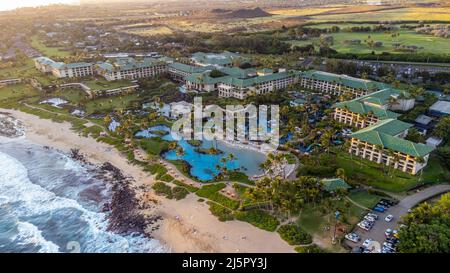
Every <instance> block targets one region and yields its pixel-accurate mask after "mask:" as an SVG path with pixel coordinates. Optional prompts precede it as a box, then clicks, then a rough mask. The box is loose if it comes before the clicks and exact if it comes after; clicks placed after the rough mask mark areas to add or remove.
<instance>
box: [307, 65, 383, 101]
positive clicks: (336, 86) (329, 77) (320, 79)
mask: <svg viewBox="0 0 450 273" xmlns="http://www.w3.org/2000/svg"><path fill="white" fill-rule="evenodd" d="M299 84H300V86H302V87H304V88H308V89H311V90H319V91H321V92H325V93H329V94H331V95H336V96H339V95H342V94H346V93H347V94H351V95H352V97H353V98H358V97H361V96H364V95H367V94H370V93H372V92H375V91H378V90H382V89H385V88H386V87H387V86H386V85H385V84H383V83H379V82H375V81H371V80H364V79H358V78H354V77H350V76H347V75H337V74H332V73H328V72H323V71H315V70H310V71H305V72H302V73H300V80H299Z"/></svg>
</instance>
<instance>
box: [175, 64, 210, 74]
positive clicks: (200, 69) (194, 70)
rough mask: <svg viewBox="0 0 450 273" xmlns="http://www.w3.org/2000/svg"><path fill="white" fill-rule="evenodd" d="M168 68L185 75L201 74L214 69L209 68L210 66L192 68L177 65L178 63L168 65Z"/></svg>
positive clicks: (186, 65)
mask: <svg viewBox="0 0 450 273" xmlns="http://www.w3.org/2000/svg"><path fill="white" fill-rule="evenodd" d="M169 67H172V68H174V69H177V70H180V71H183V72H185V73H203V72H205V71H207V70H212V69H214V67H210V66H203V67H199V66H193V65H188V64H183V63H178V62H174V63H171V64H169Z"/></svg>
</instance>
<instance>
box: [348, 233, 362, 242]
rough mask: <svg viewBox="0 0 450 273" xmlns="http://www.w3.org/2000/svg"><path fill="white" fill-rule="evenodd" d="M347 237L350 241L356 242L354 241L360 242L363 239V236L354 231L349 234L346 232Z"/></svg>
mask: <svg viewBox="0 0 450 273" xmlns="http://www.w3.org/2000/svg"><path fill="white" fill-rule="evenodd" d="M345 239H347V240H349V241H352V242H354V243H357V242H359V240H361V238H360V237H359V235H358V234H356V233H354V232H352V233H349V234H346V235H345Z"/></svg>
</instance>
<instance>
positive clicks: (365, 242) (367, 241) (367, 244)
mask: <svg viewBox="0 0 450 273" xmlns="http://www.w3.org/2000/svg"><path fill="white" fill-rule="evenodd" d="M372 242H373V240H372V239H370V238H368V239H366V240H365V241H364V242H363V244H362V246H363V247H365V248H368V247H369V245H370V244H371V243H372Z"/></svg>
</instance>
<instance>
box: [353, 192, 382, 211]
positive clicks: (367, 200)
mask: <svg viewBox="0 0 450 273" xmlns="http://www.w3.org/2000/svg"><path fill="white" fill-rule="evenodd" d="M348 197H349V198H350V199H352V200H353V201H355V202H356V203H358V204H360V205H362V206H364V207H366V208H371V207H373V206H375V204H376V203H378V202H379V201H380V199H381V197H380V196H378V195H374V194H370V193H368V192H367V191H360V192H352V193H350V194H349V195H348Z"/></svg>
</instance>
